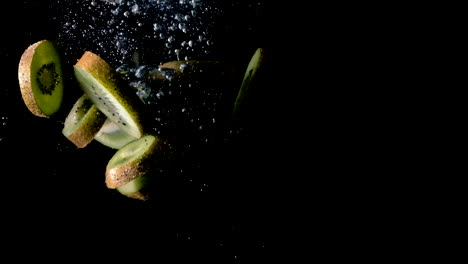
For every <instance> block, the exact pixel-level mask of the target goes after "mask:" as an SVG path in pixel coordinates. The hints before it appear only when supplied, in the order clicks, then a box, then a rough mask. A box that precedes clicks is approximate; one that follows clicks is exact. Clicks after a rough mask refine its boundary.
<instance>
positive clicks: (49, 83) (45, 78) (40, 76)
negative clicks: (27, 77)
mask: <svg viewBox="0 0 468 264" xmlns="http://www.w3.org/2000/svg"><path fill="white" fill-rule="evenodd" d="M59 78H60V76H59V75H58V74H57V71H56V70H55V63H53V62H51V63H49V64H44V65H42V67H41V68H40V69H39V71H38V72H37V83H38V84H39V90H41V92H42V94H48V95H52V92H53V91H54V90H55V86H56V85H57V84H58V83H60V79H59Z"/></svg>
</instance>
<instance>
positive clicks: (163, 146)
mask: <svg viewBox="0 0 468 264" xmlns="http://www.w3.org/2000/svg"><path fill="white" fill-rule="evenodd" d="M153 144H154V146H151V147H150V148H154V149H153V150H152V151H150V152H149V153H147V154H145V155H144V156H141V157H140V158H139V159H136V160H133V161H131V162H128V163H126V164H124V165H121V166H118V167H115V168H110V169H106V173H105V175H106V181H105V183H106V186H107V188H109V189H115V188H117V187H120V186H122V185H125V184H127V183H129V182H130V181H132V180H134V179H135V178H137V177H138V176H141V175H144V174H146V173H147V172H148V171H150V170H153V169H154V168H157V167H159V164H160V163H161V162H163V161H162V160H163V159H162V157H163V156H164V155H165V153H167V150H168V149H169V145H168V144H167V142H166V141H164V140H162V139H160V138H158V137H156V140H155V141H154V142H153Z"/></svg>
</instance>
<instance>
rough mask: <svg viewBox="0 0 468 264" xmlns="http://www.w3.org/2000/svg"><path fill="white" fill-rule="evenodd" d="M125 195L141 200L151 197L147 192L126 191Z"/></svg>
mask: <svg viewBox="0 0 468 264" xmlns="http://www.w3.org/2000/svg"><path fill="white" fill-rule="evenodd" d="M125 196H127V197H128V198H132V199H137V200H142V201H147V200H150V199H151V195H150V193H148V192H134V193H128V194H125Z"/></svg>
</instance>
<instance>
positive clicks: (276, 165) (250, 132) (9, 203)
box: [0, 1, 293, 263]
mask: <svg viewBox="0 0 468 264" xmlns="http://www.w3.org/2000/svg"><path fill="white" fill-rule="evenodd" d="M51 2H53V1H21V2H17V3H8V4H7V5H8V6H7V7H6V8H5V10H9V11H11V14H10V15H11V16H12V18H7V17H6V16H2V17H1V18H0V19H1V23H0V24H1V31H2V32H1V35H2V41H1V42H0V43H1V44H0V58H1V61H2V77H3V84H2V85H1V87H0V118H1V120H0V122H1V123H0V156H1V167H2V169H1V170H0V177H1V178H2V187H1V189H2V192H1V202H0V203H1V206H2V218H3V221H4V223H6V224H5V226H7V227H9V229H11V230H10V231H8V232H6V231H5V234H2V237H3V238H2V239H5V240H6V241H8V245H9V246H12V247H20V248H31V249H33V248H37V247H40V246H42V245H45V246H46V247H47V248H55V249H56V248H57V247H58V246H60V248H61V250H63V249H65V251H63V252H64V253H66V252H68V253H71V254H75V253H77V252H80V253H81V254H84V255H87V254H88V253H90V252H100V253H103V254H104V255H109V256H110V257H111V256H114V257H119V256H121V255H124V256H131V255H134V254H137V256H138V257H143V256H150V259H154V260H159V259H163V258H164V259H166V258H167V257H169V259H170V261H168V262H165V263H179V262H181V261H204V262H205V263H206V262H213V263H266V262H267V260H269V259H270V258H271V256H272V250H273V248H274V244H275V241H276V240H277V239H276V238H277V237H280V232H281V230H282V225H281V221H280V220H279V218H281V217H283V216H284V215H282V214H283V212H282V211H281V210H280V208H283V207H285V205H284V203H285V202H286V199H284V198H285V193H286V190H285V188H286V186H283V188H284V189H282V188H280V187H278V178H277V176H275V175H281V177H284V178H287V177H288V174H287V173H285V170H283V165H282V163H283V158H282V156H284V155H285V154H286V155H287V153H284V150H285V147H284V146H286V145H288V144H289V140H288V139H287V138H285V137H284V136H283V135H282V134H281V132H282V128H281V127H282V126H281V125H278V124H282V125H283V126H284V125H285V122H286V121H285V120H284V119H283V118H282V116H280V115H277V113H278V112H281V111H279V110H278V109H279V108H281V106H282V104H281V102H280V101H278V100H277V99H278V96H277V94H276V93H275V92H276V91H277V89H276V88H275V86H276V85H278V84H277V83H276V80H277V79H273V78H272V80H271V83H269V84H266V85H265V87H263V88H264V89H267V88H268V89H270V90H269V92H267V93H263V94H262V96H261V97H259V98H261V100H258V104H257V106H256V107H255V108H254V109H253V110H252V114H251V115H250V117H249V118H248V119H247V120H246V122H245V123H244V124H243V125H242V126H243V130H242V131H243V132H242V133H240V134H239V135H236V136H233V137H232V138H231V141H230V142H229V143H227V144H223V145H221V146H215V147H213V148H210V150H209V151H207V152H205V153H200V155H199V157H198V159H197V162H198V163H199V164H200V166H199V169H197V170H194V172H193V173H192V174H191V175H188V176H186V177H185V178H174V179H165V180H163V181H162V183H164V184H165V186H161V187H160V188H159V189H158V190H159V191H160V192H159V193H158V194H157V195H156V199H154V200H152V201H146V202H142V201H138V200H133V199H129V198H126V197H124V196H123V195H121V194H119V193H118V192H116V191H115V190H110V189H107V188H106V186H105V183H104V171H105V165H106V164H107V161H108V160H109V159H110V157H111V156H112V155H113V153H114V151H113V150H111V149H109V148H106V147H104V146H102V145H100V144H99V143H97V142H92V143H91V144H90V145H88V146H87V147H86V148H83V149H77V148H76V147H75V146H74V145H72V144H71V142H69V141H68V140H67V139H66V138H65V137H64V136H63V135H62V133H61V130H62V127H63V120H64V119H65V116H66V114H67V112H68V111H66V110H63V111H61V112H60V113H58V114H57V115H56V116H54V117H52V118H49V119H46V118H41V117H37V116H34V115H32V114H31V113H30V112H29V111H28V109H27V108H26V106H25V105H24V103H23V101H22V99H21V94H20V91H19V86H18V79H17V69H18V63H19V59H20V57H21V54H22V53H23V51H24V50H25V49H26V48H27V46H28V45H30V44H32V43H34V42H36V41H38V40H41V39H54V38H56V34H57V28H56V24H54V18H56V17H57V13H56V12H60V7H57V5H51ZM62 2H66V1H62ZM226 2H229V1H226ZM233 3H235V4H234V5H229V4H226V6H225V7H224V8H226V9H225V10H227V11H226V14H227V15H226V16H225V17H224V21H221V22H222V23H230V24H231V25H237V26H234V27H231V28H230V31H229V34H223V31H222V30H223V27H220V29H219V30H220V31H219V32H220V33H219V35H218V36H216V37H217V38H220V39H222V40H221V41H220V42H219V43H222V44H221V45H220V46H219V47H218V49H219V50H217V52H219V54H225V55H226V54H228V55H227V57H230V58H232V57H236V56H237V55H239V56H240V58H241V60H242V58H248V57H250V55H251V52H252V51H253V50H255V48H256V47H259V46H264V45H265V44H266V43H267V41H266V38H267V37H266V33H265V32H264V31H263V29H264V28H265V27H266V25H265V24H266V22H265V21H263V22H262V19H264V17H259V18H256V17H255V18H251V19H255V20H250V21H249V20H247V21H246V20H244V21H243V22H241V21H240V20H239V19H240V17H242V14H243V13H242V12H243V10H244V9H243V8H244V7H246V6H247V5H248V1H233ZM233 6H234V7H235V8H232V7H233ZM10 15H9V16H10ZM9 16H8V17H9ZM244 18H245V17H244ZM11 19H13V21H14V22H13V24H14V25H12V20H11ZM236 23H237V24H236ZM243 23H245V24H243ZM252 23H253V25H255V26H254V27H253V28H254V30H250V31H248V30H246V27H245V25H246V24H250V25H251V24H252ZM239 39H243V40H245V41H244V42H242V41H239ZM246 43H247V44H246ZM79 48H83V47H79ZM234 48H238V49H237V50H238V52H234V53H230V52H227V50H234ZM267 48H268V47H267ZM272 54H274V53H272ZM243 60H244V61H245V59H243ZM273 68H274V66H270V70H273ZM264 91H267V90H264ZM74 93H76V92H73V91H69V92H68V94H65V108H66V107H70V103H71V102H72V99H70V98H72V96H71V95H73V94H74ZM67 95H68V96H69V97H67ZM195 156H197V155H195ZM290 173H293V172H292V171H290ZM286 181H287V180H285V182H286ZM286 207H287V206H286ZM46 241H47V242H46ZM78 241H81V242H80V243H78ZM73 242H76V243H78V244H79V246H71V244H72V243H73ZM74 245H75V244H74ZM135 252H139V253H135Z"/></svg>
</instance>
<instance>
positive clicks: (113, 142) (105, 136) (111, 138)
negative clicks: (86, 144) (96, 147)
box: [94, 118, 137, 149]
mask: <svg viewBox="0 0 468 264" xmlns="http://www.w3.org/2000/svg"><path fill="white" fill-rule="evenodd" d="M94 139H95V140H96V141H98V142H100V143H101V144H103V145H105V146H107V147H110V148H113V149H120V148H121V147H123V146H125V145H126V144H128V143H130V142H131V141H133V140H135V139H137V138H136V137H133V136H130V135H129V134H127V133H125V131H123V130H122V129H121V128H120V127H119V126H118V125H117V124H116V123H114V122H112V121H111V120H110V119H109V118H107V119H106V121H105V122H104V125H103V126H102V128H101V129H100V130H99V132H98V133H97V134H96V136H95V137H94Z"/></svg>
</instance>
